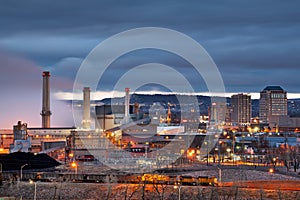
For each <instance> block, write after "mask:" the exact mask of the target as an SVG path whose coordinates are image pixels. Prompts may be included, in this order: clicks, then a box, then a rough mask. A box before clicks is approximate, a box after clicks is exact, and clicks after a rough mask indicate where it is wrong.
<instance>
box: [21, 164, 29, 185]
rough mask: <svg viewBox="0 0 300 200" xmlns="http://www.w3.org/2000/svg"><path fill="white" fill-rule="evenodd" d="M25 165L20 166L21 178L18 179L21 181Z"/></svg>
mask: <svg viewBox="0 0 300 200" xmlns="http://www.w3.org/2000/svg"><path fill="white" fill-rule="evenodd" d="M27 165H28V164H27V163H26V164H24V165H22V166H21V177H20V179H21V181H22V180H23V168H24V167H25V166H27Z"/></svg>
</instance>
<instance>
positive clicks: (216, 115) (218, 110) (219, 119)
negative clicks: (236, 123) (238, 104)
mask: <svg viewBox="0 0 300 200" xmlns="http://www.w3.org/2000/svg"><path fill="white" fill-rule="evenodd" d="M227 110H228V107H227V104H226V99H225V98H222V97H219V98H218V97H213V99H212V103H211V107H210V108H209V121H210V123H211V124H216V125H222V124H224V123H225V122H226V116H227V115H226V114H227Z"/></svg>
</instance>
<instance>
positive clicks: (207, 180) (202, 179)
mask: <svg viewBox="0 0 300 200" xmlns="http://www.w3.org/2000/svg"><path fill="white" fill-rule="evenodd" d="M198 185H205V186H217V185H218V180H217V178H216V177H214V176H212V177H209V176H198Z"/></svg>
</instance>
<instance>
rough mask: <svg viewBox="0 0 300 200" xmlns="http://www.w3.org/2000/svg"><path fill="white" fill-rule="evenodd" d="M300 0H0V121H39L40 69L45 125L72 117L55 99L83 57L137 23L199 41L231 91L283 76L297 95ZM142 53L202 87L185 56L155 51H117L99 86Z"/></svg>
mask: <svg viewBox="0 0 300 200" xmlns="http://www.w3.org/2000/svg"><path fill="white" fill-rule="evenodd" d="M299 7H300V2H299V1H296V0H295V1H281V0H265V1H261V0H253V1H239V0H235V1H234V0H228V1H206V2H204V1H186V2H185V1H112V0H111V1H83V0H80V1H47V0H46V1H38V0H28V1H16V0H11V1H1V4H0V27H1V29H0V66H1V68H0V69H1V73H0V92H1V104H0V128H12V125H13V124H15V123H16V122H17V121H18V120H23V121H26V122H27V123H28V124H29V125H30V126H40V121H41V117H40V115H39V113H40V111H41V83H42V77H41V72H42V71H44V70H49V71H50V72H51V75H52V76H51V91H52V94H53V95H52V100H51V110H52V112H53V115H52V125H54V126H72V125H73V121H72V117H71V111H70V110H71V108H69V107H66V105H65V104H64V103H63V102H61V101H58V99H59V98H65V97H66V96H67V94H70V93H71V92H72V88H73V82H74V78H75V76H76V73H77V70H78V69H79V67H80V65H81V63H82V61H83V60H84V59H85V57H86V56H87V55H88V54H89V52H90V51H91V50H92V49H93V48H95V47H96V46H97V45H98V44H99V43H101V42H102V41H103V40H105V39H106V38H108V37H110V36H112V35H114V34H117V33H119V32H122V31H126V30H128V29H133V28H140V27H163V28H169V29H173V30H176V31H179V32H181V33H183V34H186V35H187V36H189V37H191V38H193V39H194V40H196V41H197V42H198V43H199V44H201V45H202V46H203V47H204V48H205V50H206V51H207V52H208V53H209V55H210V56H211V57H212V59H213V60H214V62H215V63H216V65H217V67H218V69H219V71H220V73H221V75H222V78H223V81H224V85H225V89H226V92H228V93H238V92H246V93H257V92H260V91H261V90H262V89H263V88H264V87H265V86H266V85H280V86H282V88H284V89H285V90H286V91H288V93H290V94H292V93H295V94H298V93H299V94H300V90H299V87H300V81H299V74H300V68H299V66H298V65H299V63H300V56H299V52H300V35H299V33H300V11H299ZM173 42H174V43H176V41H173ZM149 62H156V63H162V64H165V65H169V66H173V67H174V68H175V69H178V70H181V71H182V72H184V73H186V74H185V75H186V76H190V79H189V80H190V81H191V83H192V85H193V87H194V89H195V91H196V92H199V93H200V92H207V90H206V87H205V86H203V81H202V82H201V81H200V82H199V77H197V76H195V75H193V73H192V71H190V70H189V69H187V68H188V66H187V65H188V63H186V62H185V61H184V60H182V59H180V58H178V57H176V55H173V54H170V53H167V52H161V51H155V50H142V51H137V52H133V53H130V54H128V55H126V56H123V57H122V58H120V59H119V60H117V61H116V62H115V63H113V64H112V67H111V69H110V71H108V72H107V76H109V78H107V79H105V80H103V83H102V84H101V85H99V91H100V92H102V93H103V97H105V95H104V94H105V93H107V92H110V91H111V90H113V87H112V85H113V83H114V81H115V79H118V78H119V77H120V76H121V74H122V73H124V71H125V72H126V70H129V69H130V68H131V67H133V66H136V65H139V64H145V63H149ZM121 68H122V70H120V69H121ZM185 69H186V70H185ZM153 73H154V72H153ZM200 79H201V78H200ZM143 89H145V90H148V91H151V90H159V88H157V87H156V86H155V85H149V86H147V87H144V88H143ZM102 93H101V94H102ZM299 97H300V95H299Z"/></svg>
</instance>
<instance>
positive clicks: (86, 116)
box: [82, 87, 91, 129]
mask: <svg viewBox="0 0 300 200" xmlns="http://www.w3.org/2000/svg"><path fill="white" fill-rule="evenodd" d="M90 93H91V90H90V88H89V87H84V88H83V118H82V128H84V129H90V128H91V99H90Z"/></svg>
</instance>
